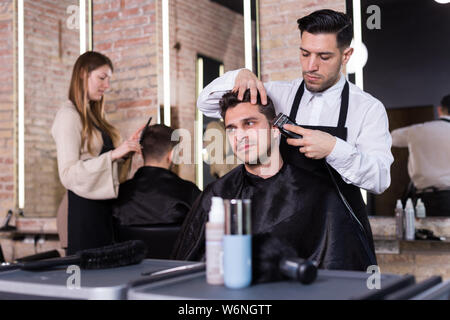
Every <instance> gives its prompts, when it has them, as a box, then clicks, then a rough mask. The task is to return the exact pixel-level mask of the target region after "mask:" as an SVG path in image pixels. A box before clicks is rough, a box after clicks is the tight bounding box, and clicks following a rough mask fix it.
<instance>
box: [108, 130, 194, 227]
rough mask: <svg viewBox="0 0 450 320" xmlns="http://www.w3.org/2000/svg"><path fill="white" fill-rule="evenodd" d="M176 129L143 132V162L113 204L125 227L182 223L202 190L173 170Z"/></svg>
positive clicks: (118, 217)
mask: <svg viewBox="0 0 450 320" xmlns="http://www.w3.org/2000/svg"><path fill="white" fill-rule="evenodd" d="M173 131H174V130H173V129H172V128H169V127H167V126H165V125H162V124H155V125H152V126H149V127H148V128H147V129H146V131H145V132H144V137H143V145H142V156H143V158H144V165H143V166H142V167H141V168H139V169H138V170H137V171H136V173H135V174H134V177H133V178H132V179H130V180H128V181H126V182H124V183H122V184H121V185H120V187H119V196H118V198H117V199H116V200H115V203H114V206H113V212H114V216H115V217H116V218H117V219H118V220H119V223H120V225H122V226H139V225H155V224H180V225H181V224H182V223H183V220H184V218H185V217H186V215H187V213H188V212H189V210H190V209H191V207H192V204H193V203H194V201H195V199H196V198H197V196H198V195H199V194H200V190H199V189H198V188H197V186H196V185H195V184H194V183H192V182H190V181H187V180H183V179H181V178H180V177H178V176H177V175H176V174H175V173H173V172H172V171H170V168H171V167H172V157H173V153H174V147H175V145H176V144H177V142H176V141H171V137H172V133H173Z"/></svg>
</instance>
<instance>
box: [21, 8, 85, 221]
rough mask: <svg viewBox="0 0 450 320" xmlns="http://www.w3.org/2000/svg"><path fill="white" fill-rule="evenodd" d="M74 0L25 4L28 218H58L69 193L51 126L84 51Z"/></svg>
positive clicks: (65, 96)
mask: <svg viewBox="0 0 450 320" xmlns="http://www.w3.org/2000/svg"><path fill="white" fill-rule="evenodd" d="M74 4H78V3H77V1H74V0H59V1H52V0H39V1H25V2H24V28H25V30H24V33H25V37H24V43H25V44H24V45H25V47H24V48H25V49H24V51H25V208H24V212H25V214H26V216H47V217H48V216H55V214H56V210H57V208H58V205H59V201H60V200H61V198H62V194H63V192H64V188H63V187H62V185H61V183H60V181H59V177H58V167H57V162H56V146H55V143H54V141H53V138H52V136H51V131H50V129H51V126H52V123H53V120H54V117H55V113H56V112H57V110H58V109H59V108H60V106H61V105H62V103H63V102H64V101H66V100H67V95H68V88H69V83H70V76H71V72H72V66H73V64H74V62H75V60H76V58H77V57H78V55H79V30H78V29H75V28H74V27H73V26H70V25H68V24H67V20H68V18H69V16H70V14H68V13H67V12H66V11H67V8H68V7H69V6H70V5H74Z"/></svg>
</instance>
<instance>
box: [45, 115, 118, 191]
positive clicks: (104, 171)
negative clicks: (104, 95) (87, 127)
mask: <svg viewBox="0 0 450 320" xmlns="http://www.w3.org/2000/svg"><path fill="white" fill-rule="evenodd" d="M81 130H82V124H81V120H80V117H79V115H78V114H77V112H76V111H75V110H71V109H69V108H62V109H60V110H59V111H58V113H57V115H56V117H55V120H54V122H53V126H52V136H53V139H54V140H55V143H56V150H57V159H58V172H59V178H60V180H61V183H62V184H63V186H64V187H65V188H66V189H68V190H71V191H72V192H74V193H75V194H77V195H78V196H81V197H84V198H87V199H112V198H116V197H117V195H118V190H119V178H118V163H117V162H116V161H112V158H111V153H112V151H109V152H105V153H103V154H101V155H99V156H96V157H93V158H91V159H87V160H81V159H80V153H81V152H80V150H81Z"/></svg>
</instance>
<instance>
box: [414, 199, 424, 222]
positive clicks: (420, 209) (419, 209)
mask: <svg viewBox="0 0 450 320" xmlns="http://www.w3.org/2000/svg"><path fill="white" fill-rule="evenodd" d="M416 216H417V218H421V219H422V218H425V217H426V216H427V215H426V210H425V205H424V204H423V202H422V199H419V200H417V204H416Z"/></svg>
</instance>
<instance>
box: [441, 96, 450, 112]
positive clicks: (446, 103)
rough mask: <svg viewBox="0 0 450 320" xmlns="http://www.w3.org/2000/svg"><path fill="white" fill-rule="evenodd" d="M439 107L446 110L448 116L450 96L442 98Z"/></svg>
mask: <svg viewBox="0 0 450 320" xmlns="http://www.w3.org/2000/svg"><path fill="white" fill-rule="evenodd" d="M441 107H442V108H444V109H446V111H447V113H448V114H450V94H448V95H446V96H445V97H443V98H442V100H441Z"/></svg>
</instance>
